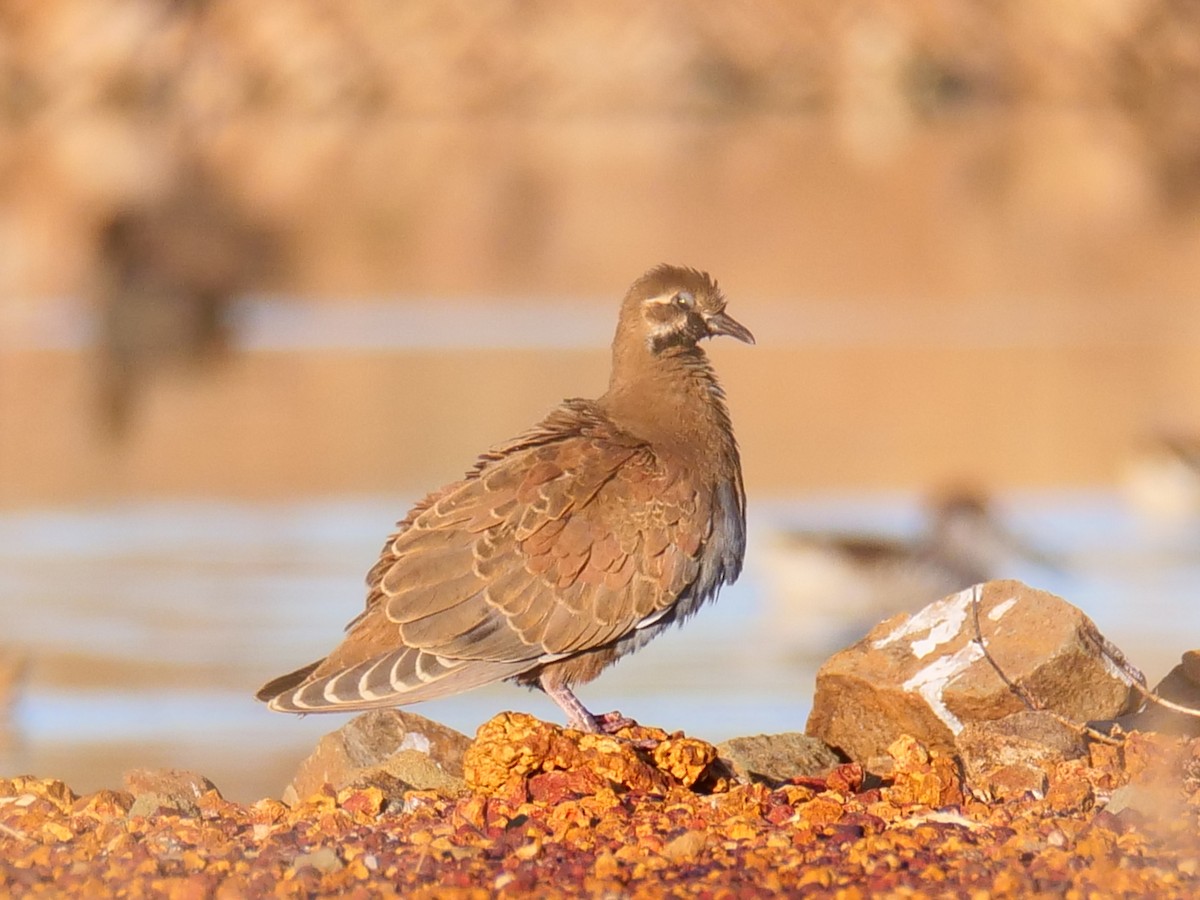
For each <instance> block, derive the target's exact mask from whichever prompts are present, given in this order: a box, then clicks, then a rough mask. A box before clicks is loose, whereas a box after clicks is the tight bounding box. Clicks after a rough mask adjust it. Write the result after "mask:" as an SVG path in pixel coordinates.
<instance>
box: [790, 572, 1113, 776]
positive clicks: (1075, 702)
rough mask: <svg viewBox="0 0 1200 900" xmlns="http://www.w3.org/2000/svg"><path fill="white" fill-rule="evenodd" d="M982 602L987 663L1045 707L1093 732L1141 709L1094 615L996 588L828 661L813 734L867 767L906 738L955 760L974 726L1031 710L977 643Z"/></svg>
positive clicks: (897, 621) (885, 627)
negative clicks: (961, 738) (1104, 648)
mask: <svg viewBox="0 0 1200 900" xmlns="http://www.w3.org/2000/svg"><path fill="white" fill-rule="evenodd" d="M976 598H977V599H978V621H979V628H980V630H981V632H982V635H983V638H984V640H985V641H986V643H987V648H988V652H989V653H990V654H991V656H992V658H993V659H994V660H995V661H996V663H997V664H998V665H999V666H1000V667H1001V668H1002V669H1003V671H1004V673H1005V674H1006V675H1007V676H1008V678H1009V680H1010V681H1012V682H1015V683H1019V684H1021V685H1023V686H1024V687H1025V688H1026V690H1028V692H1029V693H1030V694H1031V695H1032V696H1033V697H1034V698H1035V699H1036V700H1037V702H1039V703H1040V704H1041V705H1042V707H1043V708H1045V709H1049V710H1053V711H1055V712H1057V713H1059V714H1061V715H1063V716H1066V717H1067V718H1068V719H1070V720H1072V721H1075V722H1086V721H1090V720H1094V719H1110V718H1115V717H1116V716H1118V715H1120V714H1121V713H1122V712H1123V711H1125V710H1126V709H1128V708H1130V707H1131V703H1132V701H1133V700H1135V699H1136V696H1135V695H1134V692H1133V690H1132V688H1131V687H1130V685H1129V684H1128V682H1127V681H1126V680H1125V678H1124V677H1123V675H1122V674H1121V672H1120V671H1119V670H1118V669H1117V668H1116V666H1115V665H1113V664H1112V662H1110V661H1109V659H1108V658H1107V657H1106V656H1105V655H1104V654H1103V653H1102V652H1101V650H1100V648H1099V644H1098V641H1097V639H1098V638H1099V634H1098V632H1097V631H1096V626H1095V625H1094V624H1093V623H1092V621H1091V620H1090V619H1089V618H1088V617H1087V616H1085V615H1084V614H1083V613H1082V612H1080V611H1079V610H1078V609H1076V608H1075V607H1074V606H1072V605H1071V604H1069V603H1067V602H1066V601H1064V600H1062V599H1060V598H1059V597H1055V596H1054V595H1053V594H1048V593H1046V592H1045V591H1038V590H1034V589H1033V588H1030V587H1028V586H1026V585H1024V584H1021V583H1020V582H1018V581H991V582H988V583H987V584H983V585H976V586H975V587H974V588H968V589H967V590H965V591H962V592H960V593H958V594H953V595H951V596H949V597H946V598H945V599H943V600H939V601H937V602H935V603H931V604H930V605H929V606H927V607H925V608H924V609H922V610H921V611H920V612H918V613H916V614H915V615H908V614H906V613H902V614H900V615H898V616H894V617H893V618H891V619H888V620H887V621H886V622H883V623H881V624H879V625H877V626H876V627H875V628H874V629H873V630H872V631H871V632H870V634H868V635H867V636H866V637H865V638H864V639H863V640H861V641H859V642H858V643H857V644H854V645H853V646H851V647H848V648H847V649H845V650H842V651H841V652H840V653H837V654H835V655H834V656H833V657H832V658H830V659H829V660H828V661H827V662H826V663H825V664H824V665H823V666H822V667H821V669H820V671H819V672H818V673H817V691H816V697H815V699H814V701H813V710H812V714H811V715H810V716H809V719H808V725H807V728H806V731H807V733H808V734H811V735H814V736H816V737H819V738H821V739H822V740H823V741H825V742H826V743H828V744H830V745H831V746H833V747H836V748H838V749H840V750H842V751H843V752H845V753H846V754H848V755H849V756H850V758H851V759H855V760H858V761H860V762H867V761H870V760H871V759H872V758H875V757H879V756H882V755H883V754H884V753H885V752H886V751H887V748H888V747H889V746H890V745H891V744H892V742H893V741H895V740H896V739H897V738H898V737H900V736H901V735H903V734H910V735H913V736H915V737H917V738H918V739H920V740H921V741H922V742H923V743H925V744H927V745H928V746H930V747H932V748H937V749H941V750H946V751H951V750H953V749H954V744H955V738H956V736H957V735H958V734H959V732H961V731H962V729H963V726H964V724H965V723H967V722H971V721H987V720H993V719H1000V718H1003V717H1005V716H1008V715H1011V714H1013V713H1015V712H1019V711H1021V710H1023V709H1025V708H1026V706H1025V704H1024V703H1023V702H1022V700H1021V699H1020V698H1019V697H1018V696H1017V695H1016V694H1015V693H1014V692H1013V691H1012V690H1011V689H1010V688H1009V687H1008V685H1006V684H1005V683H1004V681H1003V680H1002V679H1001V678H1000V676H999V675H998V674H997V673H996V670H995V669H994V668H993V667H992V665H991V663H989V662H988V660H987V659H986V658H985V656H984V651H983V648H982V647H981V646H980V645H979V643H978V642H977V641H976V640H975V635H976V628H975V613H974V610H973V601H974V600H975V599H976ZM1100 640H1102V639H1100Z"/></svg>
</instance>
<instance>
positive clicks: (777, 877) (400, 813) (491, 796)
mask: <svg viewBox="0 0 1200 900" xmlns="http://www.w3.org/2000/svg"><path fill="white" fill-rule="evenodd" d="M623 736H625V737H629V738H633V739H634V740H635V741H636V742H637V743H636V744H634V743H633V742H631V741H618V740H613V739H611V738H606V737H597V736H591V735H579V734H577V733H574V732H569V731H564V730H562V729H559V728H557V727H555V726H552V725H547V724H545V723H541V722H538V721H537V720H535V719H532V718H530V717H528V716H523V715H517V714H511V713H506V714H503V715H501V716H498V717H496V718H495V719H493V720H492V721H491V722H489V723H487V724H485V725H484V726H483V727H482V728H481V729H480V733H479V735H478V737H477V738H476V741H475V743H474V744H473V745H472V747H471V748H470V750H469V751H468V754H467V758H466V760H465V771H466V776H467V784H468V790H467V792H465V793H464V794H463V795H462V796H459V797H440V796H438V795H436V794H433V793H431V792H408V793H406V794H403V795H400V796H391V797H389V796H388V795H387V794H385V793H384V791H383V790H382V789H380V788H379V787H376V786H373V785H365V786H359V787H353V788H348V789H345V790H342V791H340V792H337V793H335V792H333V791H332V790H326V791H325V792H323V793H321V794H318V795H316V796H314V797H311V798H309V799H308V800H307V801H305V802H304V803H301V804H299V805H297V806H296V807H294V808H289V807H288V806H285V805H284V804H283V803H281V802H279V801H276V800H260V801H258V802H256V803H253V804H249V805H243V804H237V803H231V802H228V801H226V800H223V799H222V798H221V796H220V794H219V793H218V792H217V791H216V790H210V791H208V792H207V793H205V794H203V795H202V796H200V797H199V798H198V799H197V800H196V801H195V802H194V803H185V804H182V807H184V808H183V809H181V808H180V805H172V804H171V801H170V800H169V798H167V799H166V800H165V801H164V802H165V803H167V805H165V806H160V807H158V808H157V809H147V808H146V804H145V802H144V801H140V800H137V799H135V798H134V797H133V796H132V795H130V794H128V793H124V792H117V791H100V792H98V793H95V794H91V795H88V796H84V797H78V796H76V795H75V794H74V793H72V791H71V790H70V789H69V788H67V787H66V786H65V785H63V784H62V783H61V782H57V781H52V780H46V779H35V778H14V779H9V780H0V895H5V896H8V895H11V896H17V897H22V896H34V897H37V896H63V895H72V896H79V897H92V896H118V897H130V898H140V897H168V898H181V900H182V898H206V897H216V898H222V900H224V898H238V897H319V896H327V895H338V896H346V897H364V898H365V897H480V898H483V897H490V896H502V897H503V896H520V895H536V896H542V897H556V896H562V897H569V896H580V895H585V896H633V897H657V896H664V895H678V896H689V897H712V898H722V897H766V896H774V895H777V894H779V893H781V892H785V893H800V894H803V895H804V896H816V897H822V896H829V897H838V898H847V900H849V898H864V900H865V898H868V897H876V896H885V895H888V894H891V895H894V896H905V897H978V898H985V897H1031V896H1054V897H1068V898H1081V900H1082V898H1091V897H1109V896H1154V897H1181V898H1182V897H1195V896H1200V839H1198V837H1197V834H1198V822H1200V739H1197V740H1192V741H1190V742H1188V741H1183V740H1173V739H1168V738H1164V737H1158V736H1155V735H1141V734H1133V735H1130V736H1128V738H1127V740H1126V742H1125V744H1124V746H1123V747H1120V748H1113V747H1108V746H1104V745H1095V746H1094V748H1093V751H1092V753H1091V756H1090V757H1089V758H1088V759H1084V760H1074V761H1071V762H1068V763H1060V764H1058V765H1057V766H1056V767H1055V768H1054V770H1053V771H1052V772H1050V773H1048V774H1049V776H1050V779H1049V784H1050V787H1049V789H1048V791H1047V792H1046V795H1045V796H1044V797H1041V798H1036V797H1033V796H1031V795H1027V796H1026V797H1025V798H1024V799H1021V800H1016V801H1008V802H1004V803H998V802H989V801H986V800H982V799H978V798H975V797H973V796H972V794H971V792H970V791H969V790H968V789H967V788H966V787H965V786H964V785H963V784H962V782H961V780H960V778H959V775H958V767H957V765H956V763H955V761H954V760H953V759H951V758H949V757H944V756H938V755H936V754H930V753H928V752H927V751H926V750H925V749H924V748H923V747H922V746H921V745H920V744H918V743H916V742H915V741H912V740H904V739H902V740H901V741H898V742H897V743H896V745H894V746H893V748H892V755H893V758H894V760H895V767H894V771H893V772H892V774H891V775H890V776H888V778H886V779H880V778H877V777H875V776H872V775H870V774H869V773H864V772H863V770H862V768H861V767H859V766H857V765H845V766H842V767H841V768H839V769H837V770H835V771H834V772H833V773H832V774H831V775H830V776H829V777H827V778H825V779H820V780H817V779H799V780H797V782H796V783H790V784H786V785H783V786H781V787H777V788H775V789H772V788H770V787H768V786H765V785H761V784H738V783H734V781H733V780H732V778H731V776H730V775H729V773H728V772H726V771H725V770H724V768H723V766H722V764H721V763H720V762H719V760H717V758H716V753H715V751H714V750H713V748H712V747H710V746H709V745H707V744H705V743H703V742H701V741H696V740H693V739H690V738H686V737H683V736H682V735H671V736H668V735H666V734H665V733H664V732H661V731H656V730H653V729H644V728H639V729H634V730H632V731H630V732H629V733H626V734H624V735H623ZM643 747H645V748H647V749H642V748H643ZM155 796H156V797H157V795H155ZM135 802H136V803H137V805H138V808H135ZM1106 803H1107V804H1108V806H1110V807H1111V808H1108V809H1106V808H1104V806H1105V804H1106ZM1116 808H1119V811H1117V812H1114V811H1113V809H1116Z"/></svg>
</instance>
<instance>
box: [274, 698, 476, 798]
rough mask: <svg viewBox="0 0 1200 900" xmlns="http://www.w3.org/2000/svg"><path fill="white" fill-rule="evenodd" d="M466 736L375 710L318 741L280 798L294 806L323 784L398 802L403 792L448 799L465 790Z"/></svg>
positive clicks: (416, 717) (425, 721) (405, 715)
mask: <svg viewBox="0 0 1200 900" xmlns="http://www.w3.org/2000/svg"><path fill="white" fill-rule="evenodd" d="M470 744H471V740H470V738H468V737H467V736H466V735H465V734H462V733H460V732H457V731H455V730H454V729H453V728H447V727H446V726H445V725H440V724H438V723H437V722H434V721H432V720H430V719H426V718H425V717H424V716H419V715H417V714H416V713H410V712H401V711H400V710H397V709H377V710H372V711H370V712H365V713H363V714H362V715H360V716H356V717H355V718H353V719H351V720H350V721H349V722H347V723H346V724H345V725H343V726H342V727H341V728H339V729H338V730H337V731H334V732H331V733H330V734H327V735H325V737H323V738H321V741H320V743H318V744H317V748H316V749H315V750H314V751H313V753H312V755H311V756H309V757H308V759H306V760H304V762H302V763H301V764H300V768H299V769H298V770H297V771H296V777H295V778H293V779H292V783H291V784H290V785H288V787H287V789H286V790H285V791H284V793H283V800H284V802H285V803H287V804H289V805H295V804H296V803H297V802H299V801H301V800H304V799H306V798H308V797H310V796H312V795H313V794H316V793H318V792H319V791H320V790H321V789H322V788H323V787H324V786H325V785H326V784H328V785H331V786H332V787H333V788H334V789H335V790H340V789H341V788H344V787H350V786H359V785H368V784H369V785H374V786H376V787H379V788H381V789H382V790H383V792H384V793H385V794H386V795H388V796H389V797H394V798H397V799H399V797H400V795H402V794H403V792H404V791H407V790H434V791H437V792H438V793H441V794H445V795H447V796H451V795H454V794H457V793H460V792H461V791H462V790H464V789H465V785H464V783H463V778H462V774H463V753H465V752H466V749H467V747H469V746H470Z"/></svg>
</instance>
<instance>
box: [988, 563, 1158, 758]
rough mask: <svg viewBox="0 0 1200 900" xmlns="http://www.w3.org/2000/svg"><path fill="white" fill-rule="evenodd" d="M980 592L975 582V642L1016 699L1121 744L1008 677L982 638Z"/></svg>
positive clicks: (1072, 726)
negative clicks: (1062, 713) (1046, 703)
mask: <svg viewBox="0 0 1200 900" xmlns="http://www.w3.org/2000/svg"><path fill="white" fill-rule="evenodd" d="M982 593H983V585H981V584H977V585H975V587H974V588H972V589H971V616H972V619H973V620H974V622H975V643H977V644H978V645H979V649H980V650H982V651H983V658H984V659H986V660H987V661H988V663H989V664H990V665H991V667H992V669H994V670H995V672H996V674H997V675H999V676H1000V680H1001V681H1003V682H1004V684H1005V686H1006V687H1007V688H1008V689H1009V690H1010V691H1012V692H1013V693H1014V694H1016V695H1017V697H1018V699H1020V701H1021V702H1022V703H1024V704H1025V705H1026V706H1028V707H1029V708H1030V709H1031V710H1033V711H1034V712H1044V713H1047V714H1048V715H1050V716H1052V717H1053V718H1054V719H1055V721H1057V722H1058V723H1059V724H1060V725H1064V726H1066V727H1067V728H1070V729H1072V730H1074V731H1078V732H1081V733H1082V734H1086V735H1087V736H1088V737H1089V738H1091V739H1092V740H1093V741H1098V742H1100V743H1102V744H1111V745H1113V746H1119V745H1120V744H1121V740H1120V739H1119V738H1114V737H1112V736H1111V735H1107V734H1103V733H1101V732H1099V731H1097V730H1096V729H1094V728H1092V727H1091V726H1089V725H1080V724H1079V723H1078V722H1072V721H1071V720H1070V719H1068V718H1067V717H1066V716H1064V715H1061V714H1060V713H1057V712H1055V711H1054V710H1052V709H1047V708H1046V707H1045V705H1044V704H1043V703H1041V702H1040V701H1038V699H1037V698H1036V697H1034V696H1033V695H1032V694H1030V693H1029V691H1028V690H1026V688H1025V686H1024V685H1021V684H1018V683H1017V682H1015V681H1013V680H1012V679H1011V678H1009V677H1008V675H1007V674H1005V672H1004V670H1003V669H1002V668H1000V664H999V663H998V662H996V659H995V657H993V656H992V654H991V651H990V650H988V647H987V642H986V641H984V639H983V628H982V627H981V626H980V624H979V598H980V595H981V594H982ZM1139 674H1140V673H1139Z"/></svg>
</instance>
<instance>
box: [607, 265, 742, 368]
mask: <svg viewBox="0 0 1200 900" xmlns="http://www.w3.org/2000/svg"><path fill="white" fill-rule="evenodd" d="M618 329H619V330H621V331H624V332H625V334H626V335H629V334H631V333H632V334H634V335H637V336H638V337H640V338H641V339H642V340H644V341H645V344H646V347H647V348H648V349H649V350H650V351H651V353H654V354H659V353H662V352H664V351H666V350H668V349H670V348H688V347H694V346H696V344H697V343H698V342H699V341H701V340H703V339H704V338H709V337H716V336H717V335H719V334H726V335H729V336H730V337H734V338H737V339H738V340H739V341H745V342H746V343H747V344H753V343H754V335H752V334H751V333H750V330H749V329H748V328H746V326H744V325H742V324H741V323H740V322H738V321H736V320H735V319H733V318H732V317H731V316H730V315H729V314H728V313H726V312H725V295H724V294H722V293H721V289H720V288H719V287H718V286H717V283H716V282H715V281H713V280H712V278H711V277H710V276H709V275H708V273H707V272H699V271H697V270H696V269H686V268H682V267H680V266H668V265H661V266H656V267H655V268H653V269H651V270H650V271H649V272H647V273H646V274H645V275H643V276H642V277H641V278H639V279H638V280H637V281H635V282H634V283H633V285H632V286H631V287H630V288H629V293H628V294H626V295H625V302H624V304H623V306H622V308H621V321H620V324H619V325H618Z"/></svg>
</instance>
